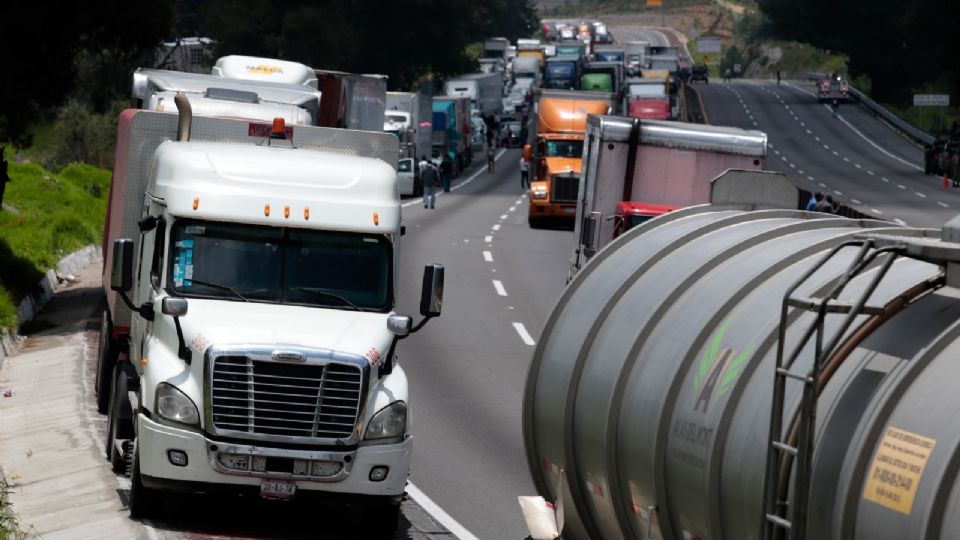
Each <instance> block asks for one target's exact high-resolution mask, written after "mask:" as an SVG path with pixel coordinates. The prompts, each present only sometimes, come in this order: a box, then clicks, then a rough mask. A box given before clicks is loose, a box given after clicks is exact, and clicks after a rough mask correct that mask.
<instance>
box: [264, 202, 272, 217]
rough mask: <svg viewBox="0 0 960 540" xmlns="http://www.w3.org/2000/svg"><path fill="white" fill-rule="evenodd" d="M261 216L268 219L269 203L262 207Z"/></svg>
mask: <svg viewBox="0 0 960 540" xmlns="http://www.w3.org/2000/svg"><path fill="white" fill-rule="evenodd" d="M263 215H264V216H265V217H270V203H266V204H264V205H263Z"/></svg>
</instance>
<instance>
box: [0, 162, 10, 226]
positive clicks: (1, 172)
mask: <svg viewBox="0 0 960 540" xmlns="http://www.w3.org/2000/svg"><path fill="white" fill-rule="evenodd" d="M3 151H4V148H3V147H2V146H0V212H2V211H3V192H4V191H6V189H7V182H9V181H10V175H9V174H7V159H6V157H4V154H3Z"/></svg>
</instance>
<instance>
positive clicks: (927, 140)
mask: <svg viewBox="0 0 960 540" xmlns="http://www.w3.org/2000/svg"><path fill="white" fill-rule="evenodd" d="M807 77H808V78H810V79H817V80H819V79H823V78H825V77H827V74H825V73H816V72H808V73H807ZM850 94H851V95H852V96H853V97H854V98H856V100H857V101H859V102H860V103H862V104H863V106H864V107H866V108H867V109H869V110H870V112H872V113H873V114H875V115H877V116H879V117H880V118H882V119H884V120H885V121H886V122H887V123H888V124H890V125H892V126H893V127H895V128H896V129H897V130H899V131H900V132H901V133H903V134H904V135H906V136H907V137H910V138H911V139H913V140H914V141H916V142H918V143H921V144H933V143H934V141H936V137H934V136H933V135H930V134H929V133H927V132H926V131H923V130H921V129H919V128H917V127H915V126H913V125H911V124H909V123H908V122H906V121H905V120H903V119H902V118H900V117H899V116H897V115H895V114H893V113H892V112H890V111H888V110H887V109H885V108H884V107H883V106H882V105H880V104H879V103H877V102H876V101H874V100H872V99H871V98H870V96H868V95H866V94H864V93H863V92H861V91H860V90H858V89H856V88H854V87H853V86H850Z"/></svg>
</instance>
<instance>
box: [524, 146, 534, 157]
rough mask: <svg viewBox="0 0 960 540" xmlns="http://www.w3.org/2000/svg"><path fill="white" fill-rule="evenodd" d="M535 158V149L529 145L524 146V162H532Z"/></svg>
mask: <svg viewBox="0 0 960 540" xmlns="http://www.w3.org/2000/svg"><path fill="white" fill-rule="evenodd" d="M532 158H533V148H531V147H530V145H529V144H525V145H523V160H524V161H530V160H531V159H532Z"/></svg>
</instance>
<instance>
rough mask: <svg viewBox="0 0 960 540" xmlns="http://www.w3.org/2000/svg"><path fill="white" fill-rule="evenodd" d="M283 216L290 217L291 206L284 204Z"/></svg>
mask: <svg viewBox="0 0 960 540" xmlns="http://www.w3.org/2000/svg"><path fill="white" fill-rule="evenodd" d="M283 217H284V218H289V217H290V206H284V207H283Z"/></svg>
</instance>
